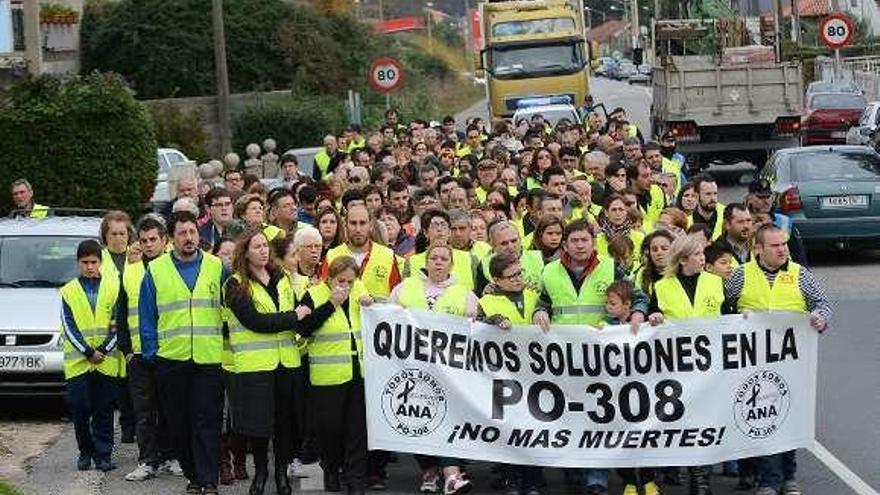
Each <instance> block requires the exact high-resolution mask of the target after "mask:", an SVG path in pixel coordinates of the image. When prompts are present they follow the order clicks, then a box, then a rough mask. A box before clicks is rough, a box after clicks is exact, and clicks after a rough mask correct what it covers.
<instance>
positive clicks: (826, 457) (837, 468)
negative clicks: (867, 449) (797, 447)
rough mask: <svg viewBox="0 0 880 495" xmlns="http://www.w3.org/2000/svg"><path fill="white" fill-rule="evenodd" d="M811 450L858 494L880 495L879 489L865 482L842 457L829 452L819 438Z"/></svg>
mask: <svg viewBox="0 0 880 495" xmlns="http://www.w3.org/2000/svg"><path fill="white" fill-rule="evenodd" d="M809 450H810V452H812V454H813V455H814V456H816V458H817V459H819V460H820V461H821V462H822V464H825V466H826V467H828V469H830V470H831V472H832V473H834V474H835V475H836V476H837V477H838V478H840V479H841V480H842V481H843V482H844V483H846V484H847V485H849V487H850V488H852V490H853V491H854V492H856V493H857V494H858V495H880V494H878V493H877V490H874V489H873V488H871V485H869V484H867V483H865V480H863V479H861V478H859V476H858V475H857V474H856V473H854V472H852V471H851V470H850V469H849V468H848V467H846V465H845V464H844V463H842V462H840V459H838V458H837V457H834V454H832V453H831V452H829V451H828V449H826V448H825V447H824V446H823V445H822V444H821V443H819V441H818V440H817V441H816V442H814V443H813V447H812V448H811V449H809Z"/></svg>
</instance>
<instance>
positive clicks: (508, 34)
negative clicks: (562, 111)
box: [480, 0, 590, 118]
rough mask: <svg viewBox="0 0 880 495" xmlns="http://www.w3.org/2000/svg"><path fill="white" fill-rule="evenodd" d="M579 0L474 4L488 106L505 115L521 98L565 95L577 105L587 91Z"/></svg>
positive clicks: (586, 55) (586, 49) (587, 56)
mask: <svg viewBox="0 0 880 495" xmlns="http://www.w3.org/2000/svg"><path fill="white" fill-rule="evenodd" d="M583 12H584V9H583V1H582V0H571V1H567V0H520V1H507V2H504V1H501V2H491V1H490V2H485V3H482V4H480V19H481V21H480V22H481V26H480V28H481V30H482V34H483V40H484V43H485V47H484V49H483V50H482V51H481V53H480V63H481V64H480V65H481V68H482V69H483V70H484V71H485V77H486V91H487V97H488V101H489V111H490V113H491V115H492V117H494V118H502V117H510V116H512V115H513V113H514V112H515V111H516V109H517V108H518V107H519V101H520V100H522V99H525V98H534V97H553V96H567V97H568V98H569V99H570V101H571V102H572V103H573V104H574V105H581V104H583V102H584V99H585V97H586V96H587V94H588V92H589V73H590V49H589V45H588V44H587V40H586V33H585V31H584V20H583Z"/></svg>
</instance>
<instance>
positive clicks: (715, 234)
mask: <svg viewBox="0 0 880 495" xmlns="http://www.w3.org/2000/svg"><path fill="white" fill-rule="evenodd" d="M693 224H694V215H693V213H691V214H690V215H688V228H690V226H691V225H693ZM709 227H710V228H711V229H712V238H711V239H709V242H715V241H717V240H718V239H719V238H720V237H721V234H723V233H724V205H723V204H721V203H716V204H715V225H710V226H709Z"/></svg>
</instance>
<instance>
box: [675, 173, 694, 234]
mask: <svg viewBox="0 0 880 495" xmlns="http://www.w3.org/2000/svg"><path fill="white" fill-rule="evenodd" d="M698 201H699V197H698V196H697V190H696V189H695V188H694V183H693V182H688V183H687V184H685V185H683V186H681V191H678V198H677V200H676V201H675V206H676V207H677V208H678V209H679V210H681V211H683V212H684V214H685V215H687V217H688V227H690V225H691V223H692V222H693V220H692V215H693V213H694V210H696V209H697V202H698Z"/></svg>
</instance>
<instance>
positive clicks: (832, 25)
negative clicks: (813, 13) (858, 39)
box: [819, 12, 855, 48]
mask: <svg viewBox="0 0 880 495" xmlns="http://www.w3.org/2000/svg"><path fill="white" fill-rule="evenodd" d="M854 31H855V26H854V25H853V22H852V20H850V18H849V17H848V16H846V15H844V14H841V13H839V12H838V13H835V14H831V15H830V16H828V17H826V18H824V19H822V22H821V23H820V24H819V37H820V38H821V39H822V43H825V45H827V46H829V47H830V48H841V47H844V46H846V45H848V44H849V42H850V40H852V37H853V32H854Z"/></svg>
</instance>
